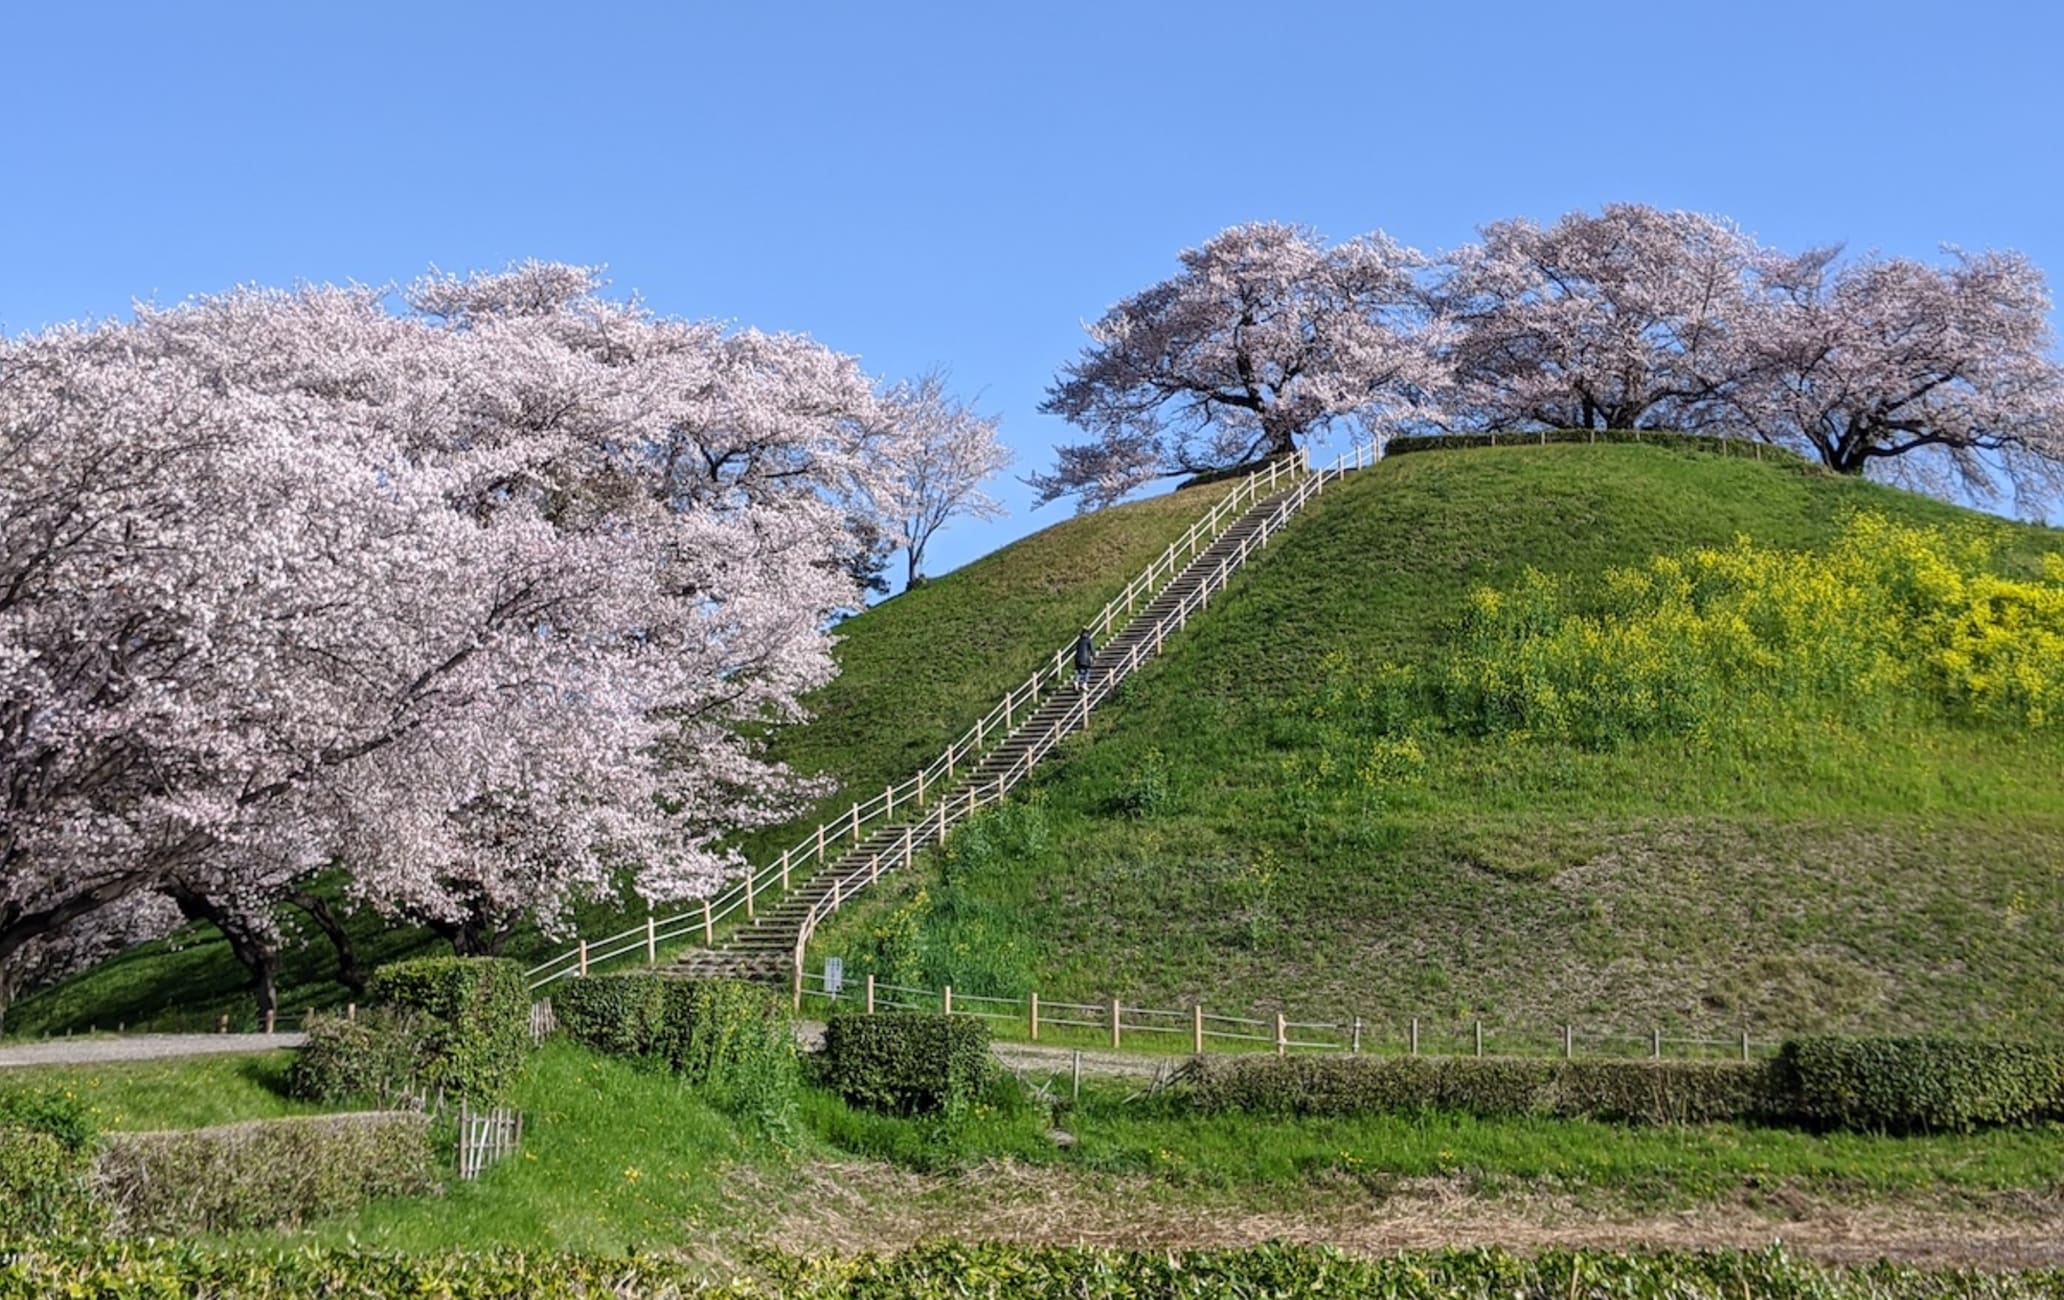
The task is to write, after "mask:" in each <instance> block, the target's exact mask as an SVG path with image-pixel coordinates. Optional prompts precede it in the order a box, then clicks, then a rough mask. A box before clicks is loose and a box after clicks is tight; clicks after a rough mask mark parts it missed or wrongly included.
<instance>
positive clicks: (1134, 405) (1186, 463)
mask: <svg viewBox="0 0 2064 1300" xmlns="http://www.w3.org/2000/svg"><path fill="white" fill-rule="evenodd" d="M1181 262H1182V270H1181V271H1180V272H1179V273H1178V274H1177V275H1175V276H1173V277H1171V278H1169V279H1167V280H1163V281H1162V282H1160V283H1159V284H1156V285H1154V286H1152V287H1151V288H1148V289H1145V290H1142V291H1141V292H1139V293H1136V294H1134V295H1132V296H1131V297H1129V298H1126V299H1125V300H1124V301H1122V302H1120V303H1119V304H1118V305H1116V306H1115V307H1112V308H1111V309H1110V310H1109V311H1108V312H1106V313H1105V314H1104V316H1103V318H1102V319H1101V320H1099V321H1097V322H1096V323H1095V324H1093V325H1091V326H1089V335H1090V339H1091V343H1090V345H1089V346H1088V347H1087V348H1085V349H1084V350H1083V353H1082V355H1081V356H1080V357H1079V358H1077V359H1076V360H1075V361H1073V362H1070V363H1069V364H1068V365H1067V366H1065V367H1064V368H1063V369H1062V371H1061V374H1060V376H1059V378H1058V379H1056V381H1055V382H1054V384H1053V386H1052V387H1051V388H1050V389H1048V391H1047V396H1046V401H1045V403H1044V404H1043V405H1042V406H1041V407H1040V409H1041V410H1042V411H1043V412H1045V413H1047V414H1051V415H1059V416H1061V417H1062V418H1063V419H1066V420H1067V421H1069V422H1070V423H1072V424H1075V425H1077V426H1079V427H1081V428H1083V429H1085V430H1087V431H1088V432H1089V433H1091V434H1092V435H1094V438H1093V440H1092V441H1090V442H1087V443H1082V444H1078V445H1074V446H1064V447H1061V448H1060V449H1059V451H1058V463H1057V464H1056V466H1055V468H1054V470H1053V472H1051V473H1048V474H1037V475H1033V476H1032V477H1031V478H1030V479H1029V480H1028V481H1029V482H1030V483H1031V484H1032V485H1033V486H1034V487H1036V488H1037V489H1038V490H1039V499H1040V501H1041V502H1042V503H1044V502H1046V501H1051V500H1054V499H1056V498H1059V497H1062V496H1070V495H1073V496H1078V497H1080V499H1081V501H1082V503H1083V505H1084V506H1085V507H1095V506H1100V505H1105V504H1108V503H1110V502H1112V501H1115V500H1117V499H1118V498H1119V497H1121V496H1123V495H1124V494H1125V493H1127V492H1129V491H1131V490H1132V489H1134V488H1136V487H1139V486H1140V485H1141V484H1144V483H1146V482H1149V481H1151V480H1153V479H1155V478H1160V477H1164V476H1168V475H1175V474H1187V473H1195V472H1198V471H1202V470H1212V469H1220V468H1224V467H1226V466H1230V465H1235V464H1240V463H1243V462H1245V461H1249V460H1253V459H1256V458H1258V457H1264V456H1276V455H1282V454H1285V453H1287V452H1290V451H1293V450H1295V449H1296V448H1297V447H1298V446H1299V444H1300V442H1301V441H1303V440H1306V439H1309V438H1311V437H1314V436H1316V435H1318V434H1320V433H1322V432H1324V431H1325V430H1326V429H1327V428H1329V427H1330V426H1332V425H1334V424H1335V423H1338V422H1342V421H1348V422H1360V423H1362V424H1364V425H1370V424H1373V423H1374V422H1375V421H1377V420H1379V419H1381V418H1383V417H1385V416H1386V415H1395V414H1398V413H1400V412H1408V411H1412V410H1415V409H1416V405H1417V403H1418V402H1419V401H1420V400H1421V398H1422V397H1423V395H1424V394H1425V393H1427V392H1428V391H1429V390H1431V389H1432V388H1434V387H1435V386H1436V385H1437V384H1438V382H1439V380H1440V379H1441V371H1440V370H1439V368H1438V367H1437V366H1436V364H1435V362H1434V361H1433V359H1432V357H1431V356H1430V354H1429V351H1428V347H1427V339H1426V333H1427V326H1426V321H1425V316H1424V313H1423V312H1422V311H1421V310H1420V289H1419V286H1418V284H1417V283H1416V280H1415V274H1416V273H1417V272H1418V270H1419V269H1420V268H1421V267H1422V266H1423V265H1424V264H1425V259H1423V258H1422V257H1420V255H1419V254H1417V253H1416V252H1414V251H1412V250H1411V249H1408V248H1404V247H1402V246H1400V245H1398V244H1396V243H1394V242H1392V241H1391V240H1390V239H1389V238H1388V237H1387V236H1384V235H1383V234H1381V233H1378V234H1372V235H1367V236H1364V237H1362V238H1359V239H1354V240H1350V241H1348V242H1347V243H1344V244H1338V245H1334V246H1332V247H1328V246H1326V245H1325V244H1324V243H1323V242H1322V241H1321V240H1320V239H1319V238H1318V236H1317V235H1315V234H1314V233H1313V232H1311V231H1309V230H1306V229H1303V228H1300V227H1294V226H1287V225H1278V224H1273V223H1257V224H1252V225H1243V226H1234V227H1232V228H1231V229H1228V230H1226V231H1223V232H1221V233H1220V234H1218V235H1216V236H1214V237H1213V238H1212V239H1211V240H1210V241H1208V242H1207V243H1205V244H1204V245H1203V246H1202V247H1199V248H1193V249H1188V250H1186V251H1184V252H1183V253H1182V255H1181Z"/></svg>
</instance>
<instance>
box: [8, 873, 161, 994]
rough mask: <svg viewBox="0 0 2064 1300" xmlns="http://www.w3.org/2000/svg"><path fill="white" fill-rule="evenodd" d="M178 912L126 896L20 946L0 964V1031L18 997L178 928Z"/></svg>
mask: <svg viewBox="0 0 2064 1300" xmlns="http://www.w3.org/2000/svg"><path fill="white" fill-rule="evenodd" d="M179 923H180V916H179V912H178V909H176V908H175V907H173V906H172V904H171V902H170V901H168V900H167V899H165V898H163V897H161V896H159V895H157V894H131V895H129V896H128V897H127V898H124V899H123V900H122V901H120V902H118V903H113V904H110V905H109V906H107V907H104V908H102V909H100V910H99V911H98V912H95V913H93V914H92V916H91V917H90V918H87V919H85V920H82V921H80V922H76V923H74V924H72V925H70V926H67V927H66V928H64V929H63V930H60V931H56V932H53V933H50V934H45V935H43V936H41V937H39V938H35V939H31V940H29V941H28V942H26V943H23V944H22V945H20V946H19V947H17V948H15V950H14V951H13V952H11V953H9V954H8V955H7V957H6V958H5V959H4V960H0V1027H4V1026H5V1025H6V1022H7V1009H8V1008H9V1007H10V1006H12V1005H13V1004H14V1002H15V1001H16V1000H17V999H18V998H19V997H20V996H21V995H22V994H24V993H32V992H34V991H35V990H37V989H39V988H42V987H44V986H46V985H50V984H55V983H57V982H58V981H59V980H62V979H65V978H67V977H69V976H72V975H76V974H78V973H79V972H80V971H83V970H86V969H88V968H90V967H92V966H93V965H95V964H96V963H99V962H101V961H105V960H106V959H107V958H109V957H112V956H114V955H115V954H116V953H118V952H120V951H122V950H123V949H124V948H127V947H130V946H131V945H133V944H138V943H143V942H146V941H148V940H151V939H158V938H162V937H163V936H165V935H167V934H170V933H171V932H172V931H174V930H176V929H178V928H179Z"/></svg>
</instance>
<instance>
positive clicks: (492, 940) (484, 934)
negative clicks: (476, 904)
mask: <svg viewBox="0 0 2064 1300" xmlns="http://www.w3.org/2000/svg"><path fill="white" fill-rule="evenodd" d="M430 929H431V932H432V933H434V934H436V935H437V936H438V937H439V938H441V939H443V940H444V941H445V942H447V943H449V944H450V945H451V946H452V953H453V954H454V955H456V956H459V957H499V956H501V954H502V945H503V944H505V943H507V942H508V941H509V931H508V929H506V928H504V927H501V926H498V925H496V924H495V923H494V922H493V921H492V920H491V919H489V918H488V917H486V916H484V915H482V914H481V913H480V912H479V911H478V910H477V909H469V910H468V911H467V913H466V915H465V916H463V917H461V918H459V919H458V920H456V921H432V922H430Z"/></svg>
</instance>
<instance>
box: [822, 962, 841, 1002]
mask: <svg viewBox="0 0 2064 1300" xmlns="http://www.w3.org/2000/svg"><path fill="white" fill-rule="evenodd" d="M845 986H846V959H845V958H843V957H826V958H825V959H824V992H825V994H826V996H828V997H834V998H835V997H837V996H838V995H839V990H840V989H842V988H844V987H845Z"/></svg>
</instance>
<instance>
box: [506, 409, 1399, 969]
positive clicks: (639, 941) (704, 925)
mask: <svg viewBox="0 0 2064 1300" xmlns="http://www.w3.org/2000/svg"><path fill="white" fill-rule="evenodd" d="M1349 455H1350V456H1354V455H1364V456H1366V458H1367V459H1368V460H1373V459H1374V456H1375V452H1374V450H1373V449H1362V450H1361V451H1358V452H1355V453H1350V454H1349ZM1348 458H1349V457H1346V456H1344V457H1342V458H1341V460H1340V461H1338V462H1335V464H1334V466H1333V467H1331V468H1330V469H1328V470H1327V471H1325V473H1324V474H1317V475H1314V474H1311V473H1310V472H1308V470H1307V468H1306V466H1305V458H1304V457H1303V456H1302V455H1294V456H1284V457H1278V458H1277V459H1275V460H1272V461H1270V462H1269V464H1268V465H1267V466H1266V467H1265V468H1263V469H1259V470H1256V471H1255V472H1254V473H1252V474H1249V475H1247V476H1246V477H1245V478H1243V479H1241V480H1240V481H1239V483H1238V484H1236V485H1235V486H1234V487H1233V489H1232V490H1231V491H1230V492H1228V493H1226V495H1225V496H1224V497H1222V498H1220V499H1219V500H1218V501H1217V502H1216V503H1215V504H1214V505H1213V506H1212V507H1211V509H1210V510H1209V511H1207V512H1206V513H1205V514H1204V516H1203V517H1202V518H1201V519H1199V520H1197V521H1196V522H1195V523H1193V524H1191V525H1190V526H1189V528H1188V529H1187V530H1186V531H1185V532H1184V533H1183V535H1182V536H1181V537H1179V538H1177V539H1176V540H1175V541H1173V542H1170V543H1169V544H1168V546H1167V548H1166V549H1165V550H1163V551H1162V553H1161V554H1160V555H1158V556H1156V557H1155V558H1154V560H1153V561H1152V562H1151V563H1149V564H1148V565H1147V567H1146V569H1145V570H1144V571H1142V572H1141V573H1140V574H1139V576H1137V577H1135V578H1134V579H1133V580H1132V581H1131V582H1129V583H1127V584H1126V585H1125V589H1124V590H1122V591H1120V592H1119V593H1118V594H1117V595H1115V596H1113V597H1112V598H1111V599H1110V600H1109V601H1107V602H1106V603H1105V605H1104V607H1103V608H1102V609H1101V610H1099V611H1098V612H1097V613H1096V614H1095V615H1094V616H1093V617H1092V618H1091V619H1090V621H1089V622H1088V624H1087V626H1088V627H1089V628H1090V629H1091V634H1092V635H1093V636H1095V637H1096V638H1097V639H1098V640H1100V641H1101V640H1104V639H1106V638H1108V637H1109V636H1110V633H1111V628H1112V626H1113V625H1114V624H1115V623H1117V622H1118V621H1119V620H1121V619H1127V620H1129V619H1130V618H1131V617H1132V616H1133V612H1134V611H1135V610H1136V609H1137V608H1140V607H1142V606H1147V605H1151V604H1153V603H1154V600H1155V599H1156V598H1157V597H1158V596H1159V595H1160V594H1161V593H1162V591H1164V590H1165V589H1166V588H1167V587H1168V585H1169V584H1170V583H1171V582H1173V581H1174V580H1175V578H1176V576H1177V575H1178V574H1180V573H1182V572H1183V571H1184V570H1185V569H1186V568H1187V567H1188V566H1189V564H1190V563H1191V561H1193V560H1194V559H1195V558H1196V557H1197V556H1198V555H1199V554H1201V553H1202V552H1204V551H1206V550H1208V549H1210V547H1211V546H1212V545H1213V544H1214V543H1215V542H1217V541H1218V539H1219V538H1220V537H1222V536H1223V535H1224V534H1225V532H1226V530H1227V529H1228V528H1230V527H1232V524H1233V521H1234V520H1236V519H1238V518H1239V517H1240V516H1241V515H1242V514H1244V513H1246V511H1247V510H1248V509H1249V508H1250V507H1252V506H1253V504H1254V503H1255V502H1257V501H1261V500H1265V499H1267V498H1268V497H1269V496H1271V495H1274V494H1275V493H1276V492H1277V491H1279V490H1280V489H1281V488H1282V487H1283V486H1284V485H1287V484H1291V483H1298V484H1300V490H1303V485H1309V484H1311V483H1313V482H1315V481H1322V480H1323V479H1324V477H1325V475H1326V474H1332V475H1334V476H1337V475H1338V474H1340V473H1342V472H1344V471H1343V470H1342V468H1341V466H1342V464H1344V463H1345V462H1346V461H1347V460H1348ZM1360 463H1365V462H1364V461H1358V462H1357V464H1360ZM1314 490H1316V489H1314ZM1303 499H1304V498H1302V497H1300V498H1299V500H1300V502H1301V501H1302V500H1303ZM1244 555H1245V553H1244V552H1243V553H1242V558H1244ZM1222 581H1223V579H1222V577H1221V582H1222ZM1074 648H1075V643H1074V641H1073V639H1070V641H1069V642H1068V644H1066V645H1064V646H1062V647H1061V648H1060V649H1058V650H1056V651H1055V652H1054V653H1053V654H1052V656H1050V657H1049V658H1048V659H1046V660H1045V661H1044V662H1043V663H1042V664H1041V665H1040V667H1039V669H1038V671H1036V672H1034V673H1033V674H1032V676H1031V677H1029V678H1027V679H1026V680H1025V681H1024V683H1023V684H1021V685H1019V686H1018V687H1016V688H1015V689H1013V690H1011V691H1010V692H1009V693H1008V694H1006V695H1005V696H1004V697H1003V699H1002V700H1001V701H1000V702H998V704H997V705H996V707H995V708H993V709H991V710H990V711H989V712H988V713H987V714H985V715H983V716H982V717H981V718H980V719H979V720H977V721H976V723H975V724H974V725H973V726H972V727H969V728H968V729H967V731H965V732H963V733H962V734H961V735H960V736H959V737H958V738H957V739H956V740H954V741H953V743H952V744H950V745H948V746H947V747H946V750H945V752H944V753H942V754H940V755H939V757H937V758H935V759H933V760H932V761H931V763H929V764H928V765H926V766H925V767H923V768H921V769H919V771H918V773H917V775H916V776H913V777H911V778H910V779H909V780H907V781H905V782H903V783H902V784H901V785H895V786H890V787H888V788H886V789H884V790H883V791H882V792H881V793H880V794H878V795H875V796H874V797H872V798H870V799H866V800H861V801H857V802H855V803H854V804H853V805H852V806H851V807H849V808H848V809H846V811H845V812H843V813H840V814H839V815H837V816H835V817H832V818H831V819H829V820H828V821H825V822H822V823H820V824H819V825H818V826H817V827H816V828H815V829H814V830H813V831H812V832H811V833H810V834H808V835H806V836H804V837H803V839H802V840H801V841H800V842H799V843H797V844H795V845H793V846H791V847H790V848H788V849H785V850H783V851H782V853H781V854H780V855H779V856H778V857H776V858H775V859H773V860H772V861H770V862H768V863H766V864H765V865H764V866H760V867H757V868H749V869H748V870H747V872H746V874H745V875H744V876H742V877H741V878H739V879H738V880H736V881H733V882H732V883H731V884H730V885H729V886H728V887H726V888H724V889H722V890H720V891H718V892H717V893H716V894H714V895H712V896H710V897H707V898H704V899H701V900H700V901H698V902H697V903H696V904H695V905H693V906H691V907H690V908H688V909H687V910H685V911H682V912H677V913H675V914H674V915H672V916H665V917H662V916H657V915H653V916H648V917H646V919H645V921H644V922H643V923H642V924H639V925H635V926H632V927H631V928H629V929H627V930H623V931H620V932H618V933H616V934H612V935H608V936H606V937H604V938H600V939H582V940H580V941H579V942H578V943H577V944H576V945H575V946H574V947H572V948H569V949H567V950H566V951H564V952H561V953H559V954H558V955H556V956H554V957H552V958H550V959H549V960H546V961H543V962H540V963H539V964H538V965H536V966H533V967H531V968H530V970H529V971H527V972H526V976H527V978H528V980H529V983H530V987H531V988H532V989H534V990H535V989H539V988H542V987H544V986H545V985H547V984H550V983H552V982H553V981H555V980H561V979H565V978H567V977H568V976H576V975H585V974H587V973H588V971H589V970H590V969H592V968H594V967H596V966H599V965H602V964H604V963H608V962H613V961H617V960H619V959H621V958H624V957H629V956H633V955H636V956H640V957H642V958H643V959H644V960H645V961H646V962H647V963H648V964H656V963H657V962H658V960H659V951H660V948H661V946H662V945H667V946H671V945H673V944H674V943H676V942H678V941H680V940H683V939H689V940H699V941H700V942H701V943H703V944H705V945H708V946H712V947H714V946H715V944H716V941H717V927H718V926H719V925H728V924H729V923H730V922H731V921H732V920H734V919H737V918H739V917H741V916H742V917H743V919H744V920H746V921H751V920H753V919H755V918H756V916H757V915H758V910H759V907H758V904H759V899H760V898H761V897H762V896H763V895H766V894H768V893H770V892H773V893H785V892H787V890H788V888H789V885H790V883H791V881H792V880H793V879H794V878H796V877H800V876H807V875H814V874H815V872H816V871H817V869H818V868H821V867H823V866H824V865H825V864H827V863H830V862H833V861H835V860H837V859H838V858H839V857H842V856H844V855H845V854H846V853H847V852H849V851H850V849H851V848H852V846H855V845H858V844H859V843H860V842H861V841H862V840H863V839H864V838H865V835H864V834H863V828H865V827H868V826H870V825H872V824H874V823H875V822H878V821H887V820H888V819H891V818H893V817H894V816H895V815H896V813H897V811H898V810H899V809H902V810H906V811H907V810H908V809H910V808H912V807H913V806H914V807H917V808H922V809H926V810H927V811H929V810H930V809H932V808H934V807H940V808H942V809H943V803H944V801H943V799H942V796H944V795H945V794H947V793H948V792H949V791H951V790H952V789H953V788H954V787H955V786H956V785H957V784H958V783H959V782H960V780H961V778H962V776H963V775H964V774H965V773H966V772H967V771H969V770H971V769H972V768H973V767H974V766H975V765H976V764H977V763H979V762H980V761H981V759H982V757H983V756H985V755H986V754H988V753H989V752H990V751H991V750H993V749H994V748H996V746H997V745H999V744H1001V743H1002V741H1003V739H1004V738H1005V737H1006V736H1009V735H1010V734H1011V733H1012V732H1013V731H1015V730H1016V729H1017V728H1018V726H1019V724H1020V723H1021V722H1022V721H1023V720H1024V719H1026V718H1029V717H1030V716H1031V715H1032V714H1033V713H1034V712H1035V711H1036V710H1037V709H1038V707H1039V706H1040V704H1041V703H1043V702H1044V701H1045V700H1046V699H1047V698H1048V697H1049V696H1050V695H1052V693H1053V692H1054V691H1056V690H1058V689H1059V688H1060V687H1062V686H1063V685H1065V684H1067V683H1069V682H1070V681H1071V680H1072V677H1073V672H1072V669H1071V667H1070V658H1071V656H1072V655H1073V653H1074ZM1157 648H1158V646H1157ZM1127 671H1130V668H1128V669H1127ZM1098 698H1099V699H1101V698H1102V697H1101V696H1099V697H1098ZM952 820H953V819H952V818H949V819H948V821H947V823H946V824H947V825H951V824H952ZM931 821H932V819H931V818H930V817H927V818H925V819H924V823H925V824H927V825H929V824H930V823H931ZM906 838H907V837H906ZM897 847H898V849H899V850H900V848H901V847H902V846H901V845H898V846H897ZM879 856H880V855H877V859H879Z"/></svg>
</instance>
